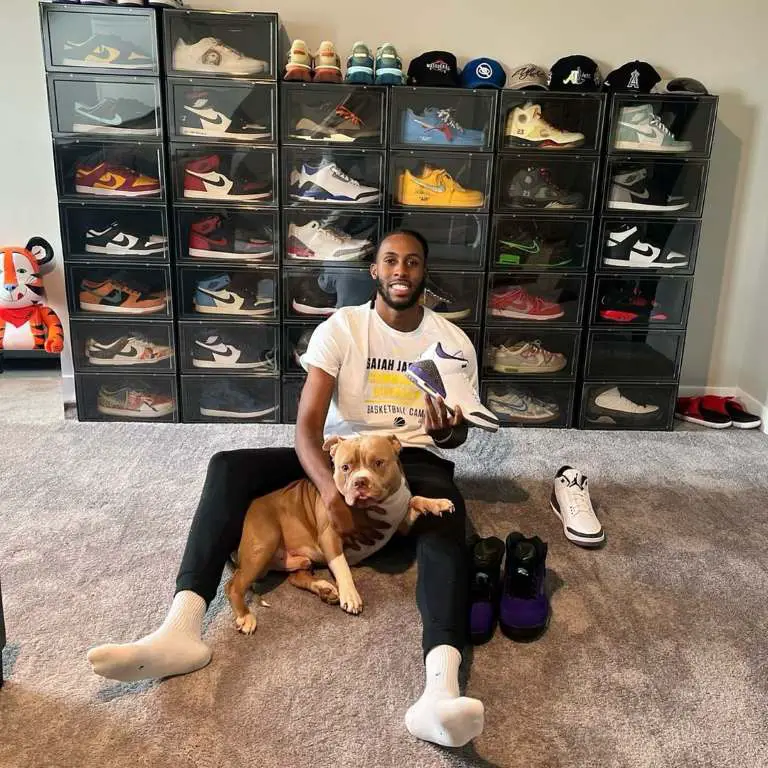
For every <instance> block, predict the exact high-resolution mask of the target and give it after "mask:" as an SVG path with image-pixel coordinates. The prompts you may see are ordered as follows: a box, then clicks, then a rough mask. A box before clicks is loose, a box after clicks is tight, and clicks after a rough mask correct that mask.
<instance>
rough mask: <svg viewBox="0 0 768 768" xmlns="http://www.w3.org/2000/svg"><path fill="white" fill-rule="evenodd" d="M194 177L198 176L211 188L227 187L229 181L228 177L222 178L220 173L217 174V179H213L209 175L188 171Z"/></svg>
mask: <svg viewBox="0 0 768 768" xmlns="http://www.w3.org/2000/svg"><path fill="white" fill-rule="evenodd" d="M187 173H189V174H191V175H192V176H197V178H198V179H202V180H203V181H204V182H205V183H206V184H208V185H209V186H211V187H224V186H226V185H227V182H228V181H229V179H228V178H227V177H226V176H222V175H221V174H220V173H218V174H216V178H215V179H212V178H211V177H210V175H209V174H207V173H196V172H195V171H189V170H188V171H187Z"/></svg>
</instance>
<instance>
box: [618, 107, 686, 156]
mask: <svg viewBox="0 0 768 768" xmlns="http://www.w3.org/2000/svg"><path fill="white" fill-rule="evenodd" d="M615 146H616V149H626V150H631V151H640V152H690V151H691V149H693V145H692V144H691V142H690V141H678V140H677V139H676V138H675V137H674V136H673V135H672V133H671V132H670V130H669V128H667V126H666V125H664V123H663V122H662V121H661V118H660V117H658V115H656V113H655V112H654V111H653V106H652V105H651V104H639V105H638V106H636V107H623V108H622V110H621V112H620V113H619V125H618V130H617V131H616V141H615Z"/></svg>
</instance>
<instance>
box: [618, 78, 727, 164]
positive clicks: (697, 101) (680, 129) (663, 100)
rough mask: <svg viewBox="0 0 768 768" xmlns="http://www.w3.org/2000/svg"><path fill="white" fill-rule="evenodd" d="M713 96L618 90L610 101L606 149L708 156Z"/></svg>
mask: <svg viewBox="0 0 768 768" xmlns="http://www.w3.org/2000/svg"><path fill="white" fill-rule="evenodd" d="M717 101H718V99H717V96H710V95H708V94H701V95H700V94H689V93H685V94H680V95H675V94H655V93H642V94H635V93H621V94H616V95H615V96H614V97H613V101H612V103H611V127H610V134H609V137H608V151H609V152H610V153H613V154H626V153H633V154H637V153H641V152H642V153H644V154H647V155H649V156H656V157H659V156H663V157H682V156H687V157H709V154H710V152H711V150H712V138H713V136H714V133H715V123H716V120H717Z"/></svg>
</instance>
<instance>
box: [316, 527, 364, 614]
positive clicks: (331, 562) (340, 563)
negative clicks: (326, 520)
mask: <svg viewBox="0 0 768 768" xmlns="http://www.w3.org/2000/svg"><path fill="white" fill-rule="evenodd" d="M319 543H320V549H321V550H322V552H323V556H324V557H325V561H326V562H327V563H328V567H329V568H330V569H331V573H332V574H333V577H334V578H335V579H336V586H337V587H338V589H339V605H340V606H341V607H342V608H343V609H344V610H345V611H346V612H347V613H352V614H355V615H357V614H358V613H360V612H361V611H362V610H363V598H362V597H360V593H359V592H358V591H357V588H356V587H355V582H354V579H353V578H352V571H351V570H350V568H349V563H348V562H347V558H346V557H344V544H343V542H342V540H341V537H340V536H339V535H338V534H337V533H336V531H334V530H333V528H331V526H330V525H329V526H328V527H327V528H326V529H325V531H323V532H322V534H320V540H319Z"/></svg>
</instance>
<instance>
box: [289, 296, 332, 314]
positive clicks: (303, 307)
mask: <svg viewBox="0 0 768 768" xmlns="http://www.w3.org/2000/svg"><path fill="white" fill-rule="evenodd" d="M291 306H292V307H293V308H294V309H295V310H296V311H297V312H299V313H300V314H302V315H321V316H322V317H330V316H331V315H332V314H333V313H334V312H335V311H336V309H337V307H312V306H310V305H309V304H302V303H301V302H299V301H296V299H294V300H293V301H292V302H291Z"/></svg>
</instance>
